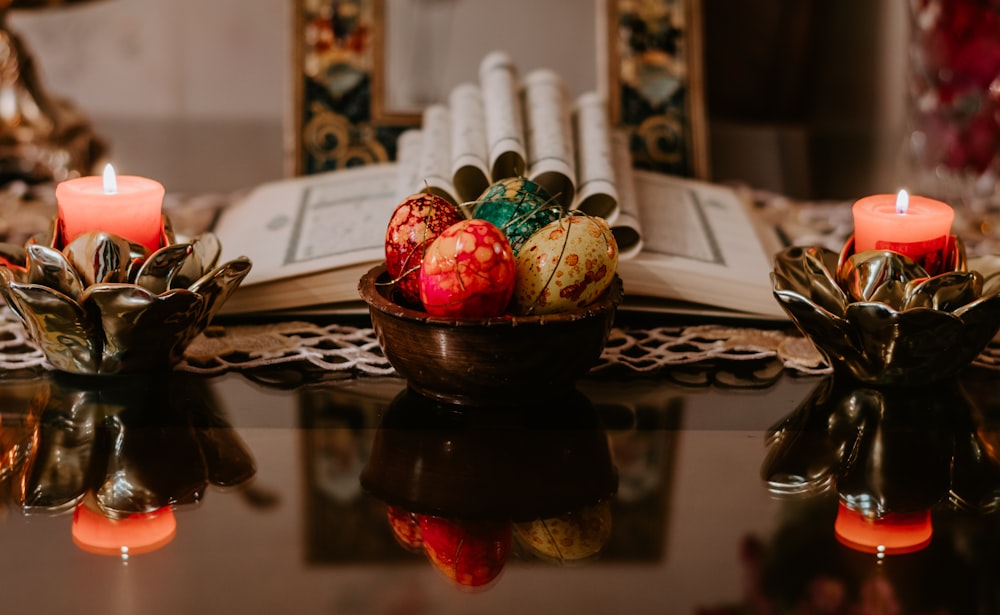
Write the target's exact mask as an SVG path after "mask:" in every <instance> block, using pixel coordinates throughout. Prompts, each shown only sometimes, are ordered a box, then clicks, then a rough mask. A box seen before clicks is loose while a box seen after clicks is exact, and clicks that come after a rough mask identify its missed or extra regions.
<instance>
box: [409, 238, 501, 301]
mask: <svg viewBox="0 0 1000 615" xmlns="http://www.w3.org/2000/svg"><path fill="white" fill-rule="evenodd" d="M516 275H517V263H516V261H515V260H514V252H513V251H512V249H511V246H510V242H509V241H508V240H507V237H506V236H505V235H504V234H503V231H501V230H500V229H499V228H497V227H496V226H495V225H493V224H492V223H490V222H487V221H486V220H462V221H461V222H457V223H456V224H453V225H452V226H450V227H448V228H447V229H445V230H444V231H443V232H442V233H441V234H440V235H438V236H437V238H436V239H435V240H434V241H433V242H431V245H430V246H428V248H427V251H426V252H425V253H424V262H423V265H422V267H421V269H420V300H421V302H422V303H423V305H424V309H425V310H427V311H428V312H429V313H431V314H434V315H438V316H458V317H462V318H489V317H492V316H499V315H500V314H503V313H504V311H505V310H506V309H507V305H508V304H509V303H510V298H511V295H512V294H513V292H514V281H515V278H516Z"/></svg>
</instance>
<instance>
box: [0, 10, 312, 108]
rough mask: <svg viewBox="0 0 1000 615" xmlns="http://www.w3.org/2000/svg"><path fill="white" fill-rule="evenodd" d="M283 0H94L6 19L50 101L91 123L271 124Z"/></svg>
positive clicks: (283, 95) (283, 97)
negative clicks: (65, 103) (68, 105)
mask: <svg viewBox="0 0 1000 615" xmlns="http://www.w3.org/2000/svg"><path fill="white" fill-rule="evenodd" d="M292 6H293V3H292V1H291V0H210V1H207V2H206V1H205V0H100V1H98V2H93V3H87V4H83V5H81V6H77V7H71V8H64V9H59V10H46V11H35V10H30V11H14V12H13V13H12V15H11V18H10V20H9V21H10V24H9V25H10V27H11V29H13V30H15V31H16V32H18V33H20V35H21V36H22V38H23V39H24V41H25V42H26V43H27V45H28V46H29V48H30V49H31V50H32V51H33V54H34V56H35V59H36V63H37V65H38V67H39V70H40V73H41V77H42V79H43V81H44V82H45V83H46V85H47V87H48V89H49V90H50V91H51V92H52V93H53V94H58V95H61V96H65V97H68V98H70V99H71V100H73V101H75V102H76V104H77V105H78V106H79V107H80V108H81V110H82V111H83V112H84V113H86V114H87V115H89V116H92V117H116V118H150V117H152V118H174V117H185V118H194V119H219V118H227V119H234V120H260V119H266V120H273V121H275V122H280V121H281V119H282V117H283V113H284V110H285V108H286V107H285V105H286V104H288V103H289V102H290V97H291V85H290V84H291V82H290V80H289V75H290V74H291V70H290V69H291V63H292V61H291V47H290V41H291V36H290V35H291V28H292Z"/></svg>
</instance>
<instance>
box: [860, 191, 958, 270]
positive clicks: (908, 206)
mask: <svg viewBox="0 0 1000 615" xmlns="http://www.w3.org/2000/svg"><path fill="white" fill-rule="evenodd" d="M853 213H854V251H855V253H857V252H864V251H865V250H891V251H893V252H898V253H899V254H903V255H905V256H908V257H910V258H911V259H913V260H914V261H916V262H918V263H923V262H926V261H928V260H931V261H936V262H940V260H939V259H941V258H943V254H944V251H945V249H946V248H947V246H948V236H949V235H950V234H951V223H952V221H953V220H954V219H955V211H954V210H953V209H952V208H951V207H949V206H948V205H947V204H945V203H942V202H941V201H935V200H933V199H928V198H925V197H919V196H909V195H908V194H907V193H906V191H905V190H901V191H900V192H899V194H897V195H892V194H876V195H874V196H868V197H865V198H863V199H859V200H858V201H857V202H855V203H854V208H853Z"/></svg>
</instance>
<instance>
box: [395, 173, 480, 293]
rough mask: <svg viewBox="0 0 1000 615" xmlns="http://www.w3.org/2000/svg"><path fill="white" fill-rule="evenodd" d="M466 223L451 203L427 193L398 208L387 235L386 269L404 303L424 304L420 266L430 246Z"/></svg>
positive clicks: (401, 203)
mask: <svg viewBox="0 0 1000 615" xmlns="http://www.w3.org/2000/svg"><path fill="white" fill-rule="evenodd" d="M463 219H464V216H463V215H462V212H460V211H459V210H458V208H457V207H455V206H454V205H452V204H451V203H450V202H448V201H447V200H445V199H443V198H441V197H439V196H437V195H433V194H427V193H423V192H421V193H417V194H413V195H411V196H408V197H406V198H405V199H403V201H402V202H400V203H399V205H397V206H396V209H395V210H394V211H393V213H392V217H391V218H390V219H389V225H388V227H387V228H386V231H385V265H386V269H387V270H388V272H389V276H390V277H391V278H392V280H393V281H394V283H395V286H396V290H397V291H398V292H399V294H400V295H401V296H402V298H403V300H404V301H406V302H409V303H413V304H419V303H420V266H421V264H422V263H423V258H424V252H425V250H426V249H427V246H429V245H430V243H431V242H432V241H434V239H435V238H436V237H437V236H438V235H440V234H441V232H442V231H444V230H445V229H446V228H448V227H449V226H451V225H452V224H455V223H456V222H458V221H460V220H463Z"/></svg>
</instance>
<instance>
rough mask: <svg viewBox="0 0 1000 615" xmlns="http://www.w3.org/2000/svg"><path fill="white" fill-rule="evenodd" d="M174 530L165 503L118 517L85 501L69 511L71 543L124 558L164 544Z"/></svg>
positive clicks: (169, 539) (175, 522) (88, 549)
mask: <svg viewBox="0 0 1000 615" xmlns="http://www.w3.org/2000/svg"><path fill="white" fill-rule="evenodd" d="M176 533H177V520H176V519H175V518H174V511H173V509H172V508H170V507H169V506H164V507H163V508H160V509H159V510H155V511H153V512H148V513H136V514H134V515H128V516H126V517H124V518H122V519H109V518H108V517H105V516H104V515H102V514H101V513H99V512H97V511H95V510H93V509H91V508H90V507H89V506H87V504H86V503H81V504H79V505H77V507H76V510H74V511H73V524H72V534H73V542H74V543H75V544H76V545H77V546H78V547H80V548H81V549H83V550H84V551H89V552H90V553H96V554H98V555H119V556H122V557H127V556H129V555H138V554H140V553H149V552H150V551H155V550H157V549H159V548H160V547H162V546H164V545H166V544H167V543H169V542H170V541H171V540H173V539H174V535H175V534H176Z"/></svg>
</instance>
